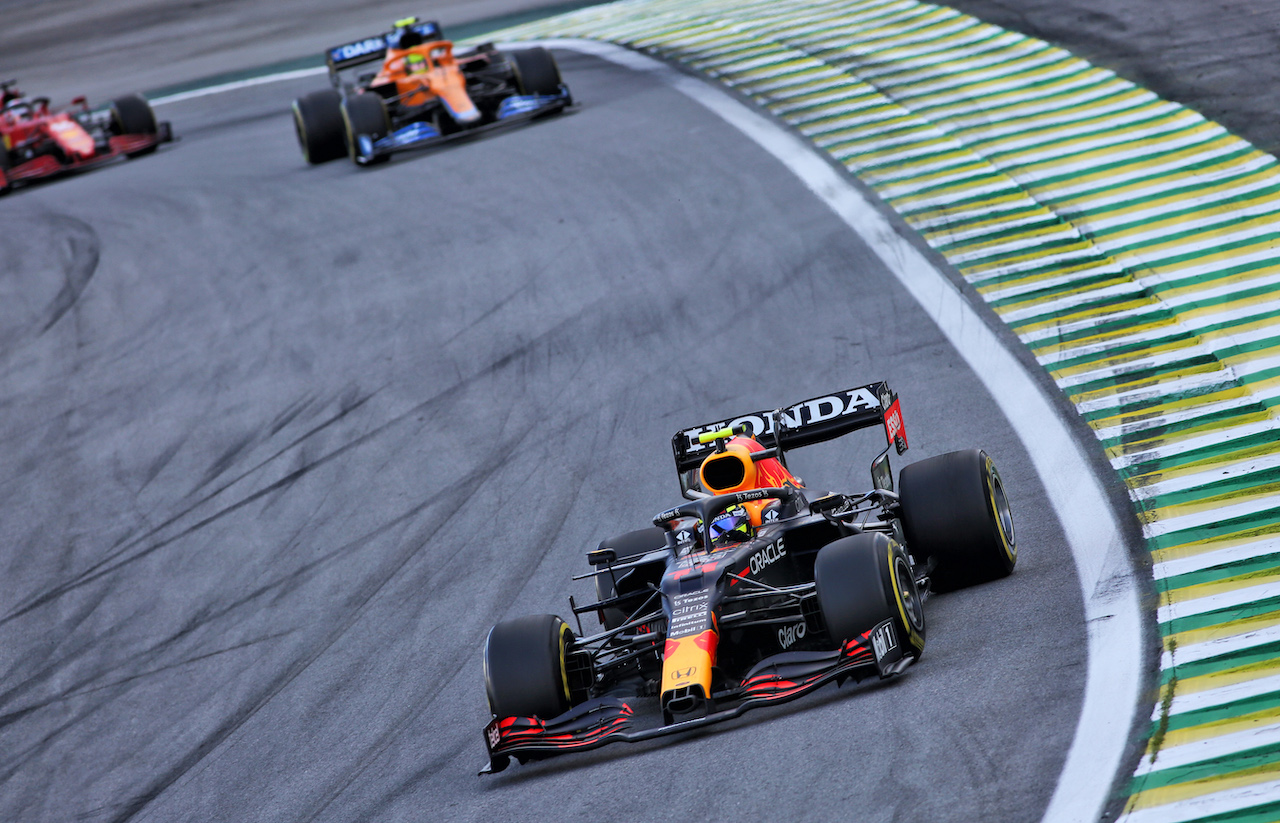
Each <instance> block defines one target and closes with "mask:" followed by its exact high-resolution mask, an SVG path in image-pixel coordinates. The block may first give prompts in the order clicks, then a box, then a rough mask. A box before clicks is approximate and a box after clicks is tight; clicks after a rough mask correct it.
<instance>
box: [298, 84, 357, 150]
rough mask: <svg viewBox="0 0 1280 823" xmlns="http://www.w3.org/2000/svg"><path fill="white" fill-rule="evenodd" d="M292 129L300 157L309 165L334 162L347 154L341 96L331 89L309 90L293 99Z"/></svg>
mask: <svg viewBox="0 0 1280 823" xmlns="http://www.w3.org/2000/svg"><path fill="white" fill-rule="evenodd" d="M293 127H294V131H295V132H296V133H297V135H298V146H299V148H301V149H302V157H303V159H304V160H306V161H307V162H308V163H310V164H312V165H316V164H318V163H327V162H329V161H330V160H337V159H338V158H339V157H342V156H343V155H345V154H346V153H347V133H346V121H344V120H343V119H342V95H340V94H338V92H337V91H335V90H334V89H321V90H320V91H313V92H311V93H310V94H308V95H305V96H303V97H299V98H298V99H297V100H294V101H293Z"/></svg>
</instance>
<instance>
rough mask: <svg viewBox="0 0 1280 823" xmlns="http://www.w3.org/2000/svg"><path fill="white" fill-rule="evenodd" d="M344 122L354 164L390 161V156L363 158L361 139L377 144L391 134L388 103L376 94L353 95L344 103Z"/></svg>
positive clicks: (363, 164)
mask: <svg viewBox="0 0 1280 823" xmlns="http://www.w3.org/2000/svg"><path fill="white" fill-rule="evenodd" d="M342 122H343V125H344V126H345V130H346V137H347V152H348V154H349V156H350V157H351V160H352V162H354V163H357V164H359V165H362V166H371V165H373V164H375V163H381V162H384V161H386V160H389V159H390V156H389V155H385V154H384V155H380V156H377V157H372V158H363V157H361V155H360V146H359V138H360V137H361V136H365V137H367V138H369V140H370V141H372V142H374V143H376V142H377V141H379V140H381V139H382V138H384V137H386V136H387V135H388V134H390V133H391V115H390V113H388V111H387V104H386V101H384V100H383V99H382V97H380V96H379V95H377V94H375V93H374V92H365V93H363V94H353V95H351V96H350V97H347V98H345V99H344V100H343V101H342Z"/></svg>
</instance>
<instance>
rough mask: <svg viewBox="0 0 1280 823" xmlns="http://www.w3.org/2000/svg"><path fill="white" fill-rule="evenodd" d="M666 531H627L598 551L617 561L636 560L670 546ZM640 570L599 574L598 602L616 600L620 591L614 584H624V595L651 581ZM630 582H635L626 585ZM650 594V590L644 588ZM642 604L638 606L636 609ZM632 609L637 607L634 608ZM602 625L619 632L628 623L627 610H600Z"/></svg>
mask: <svg viewBox="0 0 1280 823" xmlns="http://www.w3.org/2000/svg"><path fill="white" fill-rule="evenodd" d="M666 534H667V533H666V531H665V530H663V529H661V528H658V527H657V526H654V527H651V528H648V529H639V530H637V531H631V532H626V533H624V534H620V535H618V536H616V537H610V538H608V539H605V540H601V541H600V545H599V546H597V549H598V550H599V549H609V550H611V551H612V552H613V553H614V554H615V555H616V556H617V558H618V561H617V562H623V561H627V560H634V559H635V558H637V557H642V556H644V555H645V554H647V553H648V552H651V551H656V550H658V549H661V548H662V547H663V546H665V545H666V544H667V540H666ZM639 572H640V570H639V569H632V570H630V571H629V572H612V571H608V570H605V571H602V572H600V573H598V574H597V575H596V580H595V583H596V600H611V599H613V598H614V597H616V596H617V595H618V594H619V592H618V589H617V586H615V583H618V582H621V583H622V584H623V586H622V590H623V593H626V594H629V593H631V592H633V591H635V589H636V587H637V585H642V581H643V582H648V579H647V578H645V577H637V574H638V573H639ZM628 580H634V581H636V582H633V583H631V585H627V581H628ZM644 590H645V591H647V590H648V587H647V586H644ZM638 605H639V604H638V603H637V604H636V606H638ZM632 608H635V606H633V607H632ZM598 614H599V617H600V625H601V626H602V627H603V628H605V629H616V628H618V627H619V626H621V625H622V624H623V623H625V622H627V616H628V615H627V611H626V610H624V609H621V608H618V607H607V608H603V609H600V610H599V613H598Z"/></svg>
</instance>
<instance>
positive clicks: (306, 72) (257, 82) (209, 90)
mask: <svg viewBox="0 0 1280 823" xmlns="http://www.w3.org/2000/svg"><path fill="white" fill-rule="evenodd" d="M328 73H329V69H328V68H327V67H326V66H316V67H315V68H310V69H297V70H296V71H284V72H280V73H279V74H267V75H263V76H262V77H250V78H248V79H247V80H236V81H235V82H233V83H222V84H220V85H217V86H208V87H206V88H203V89H192V90H191V91H182V92H178V93H177V94H167V95H165V96H164V97H157V98H156V99H154V100H149V101H148V102H149V103H151V105H153V106H163V105H164V104H166V103H177V102H179V101H181V100H191V99H193V98H196V97H208V96H209V95H211V94H223V93H225V92H229V91H236V90H237V89H247V88H249V87H250V86H262V85H265V84H267V83H280V82H283V81H285V80H297V79H298V78H300V77H314V76H316V75H317V74H328Z"/></svg>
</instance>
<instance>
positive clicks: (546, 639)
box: [484, 614, 574, 720]
mask: <svg viewBox="0 0 1280 823" xmlns="http://www.w3.org/2000/svg"><path fill="white" fill-rule="evenodd" d="M573 642H574V636H573V632H572V630H570V628H569V626H568V625H567V624H566V623H565V622H564V621H563V620H561V619H560V618H559V617H556V616H555V615H552V614H537V615H532V616H529V617H518V618H516V619H514V620H505V621H503V622H501V623H499V624H498V625H496V626H494V627H493V628H492V629H491V630H490V631H489V637H488V638H487V639H486V641H485V650H484V682H485V691H486V693H487V695H488V698H489V710H490V711H491V712H492V713H493V715H494V716H495V717H537V718H540V719H542V720H549V719H550V718H553V717H557V716H559V715H561V714H564V712H566V711H567V710H568V709H569V706H570V693H569V674H568V671H567V663H568V655H569V650H570V649H572V648H573Z"/></svg>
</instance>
